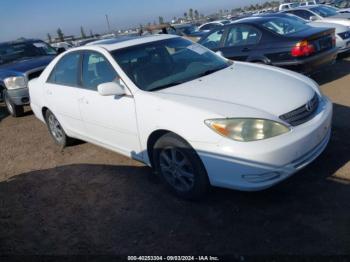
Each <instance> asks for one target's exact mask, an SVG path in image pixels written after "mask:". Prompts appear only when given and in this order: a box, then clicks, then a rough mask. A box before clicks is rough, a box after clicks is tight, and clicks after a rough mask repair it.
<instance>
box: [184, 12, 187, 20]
mask: <svg viewBox="0 0 350 262" xmlns="http://www.w3.org/2000/svg"><path fill="white" fill-rule="evenodd" d="M184 18H185V20H187V19H188V17H187V13H186V12H185V13H184Z"/></svg>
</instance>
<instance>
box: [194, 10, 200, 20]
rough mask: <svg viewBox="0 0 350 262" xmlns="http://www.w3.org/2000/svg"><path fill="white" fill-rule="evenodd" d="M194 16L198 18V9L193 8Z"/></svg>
mask: <svg viewBox="0 0 350 262" xmlns="http://www.w3.org/2000/svg"><path fill="white" fill-rule="evenodd" d="M194 18H195V19H196V20H198V19H199V13H198V10H194Z"/></svg>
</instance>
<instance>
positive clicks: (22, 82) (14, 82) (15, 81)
mask: <svg viewBox="0 0 350 262" xmlns="http://www.w3.org/2000/svg"><path fill="white" fill-rule="evenodd" d="M4 83H5V86H6V88H7V89H19V88H25V87H27V81H26V79H25V77H24V76H12V77H8V78H5V80H4Z"/></svg>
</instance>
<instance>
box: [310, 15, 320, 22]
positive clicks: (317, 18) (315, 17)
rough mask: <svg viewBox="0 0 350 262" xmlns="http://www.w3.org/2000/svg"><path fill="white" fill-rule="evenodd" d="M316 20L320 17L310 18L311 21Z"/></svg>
mask: <svg viewBox="0 0 350 262" xmlns="http://www.w3.org/2000/svg"><path fill="white" fill-rule="evenodd" d="M316 20H318V17H317V16H314V15H313V16H310V21H316Z"/></svg>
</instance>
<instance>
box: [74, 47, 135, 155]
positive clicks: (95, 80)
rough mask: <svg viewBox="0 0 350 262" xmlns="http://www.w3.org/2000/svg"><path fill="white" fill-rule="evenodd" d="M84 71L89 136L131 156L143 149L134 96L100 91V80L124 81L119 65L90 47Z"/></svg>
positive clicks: (81, 97) (83, 110)
mask: <svg viewBox="0 0 350 262" xmlns="http://www.w3.org/2000/svg"><path fill="white" fill-rule="evenodd" d="M81 72H82V75H81V87H82V88H81V90H80V92H79V98H78V100H79V106H80V111H81V115H82V118H83V120H84V123H85V128H86V136H87V137H88V138H89V139H90V140H93V141H96V142H98V143H99V144H102V145H105V146H106V147H108V148H111V149H113V150H116V151H119V152H120V153H123V154H125V155H128V156H131V152H139V151H140V144H139V139H138V132H137V122H136V113H135V101H134V98H133V97H132V96H131V95H127V96H101V95H100V94H99V93H98V91H97V86H98V85H99V84H102V83H107V82H112V81H121V80H120V79H119V76H118V74H117V72H116V71H115V69H114V68H113V67H112V65H111V64H110V63H109V62H108V60H107V58H106V57H105V56H104V55H102V54H101V53H98V52H93V51H86V52H85V53H84V57H83V60H82V70H81Z"/></svg>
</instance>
